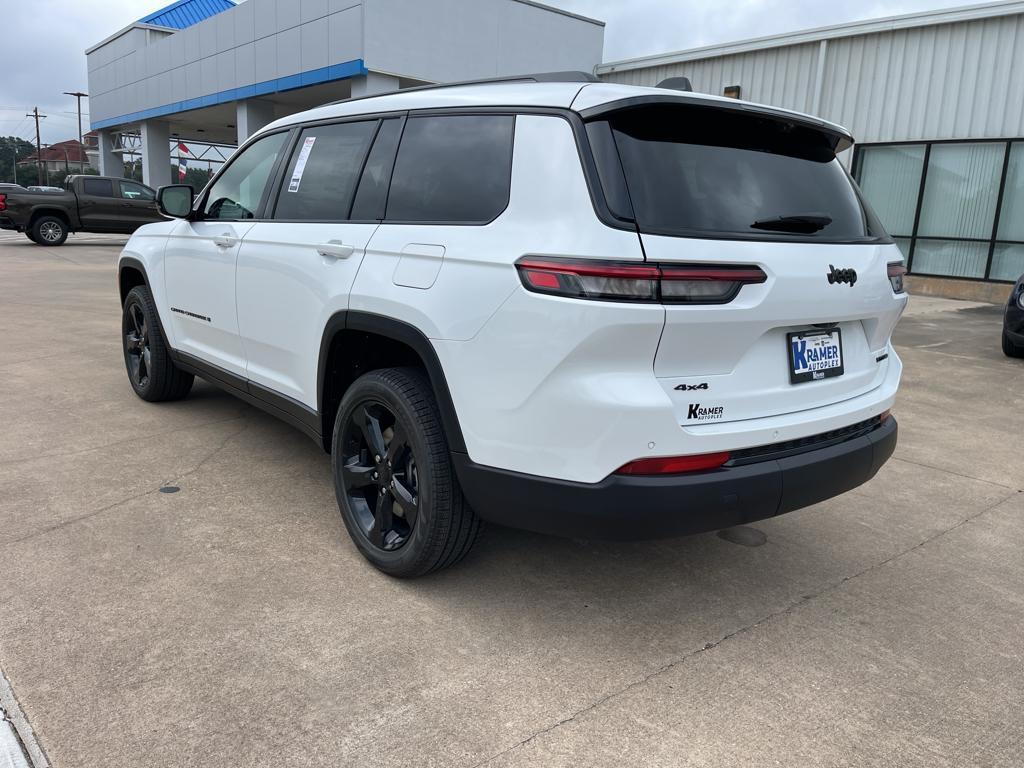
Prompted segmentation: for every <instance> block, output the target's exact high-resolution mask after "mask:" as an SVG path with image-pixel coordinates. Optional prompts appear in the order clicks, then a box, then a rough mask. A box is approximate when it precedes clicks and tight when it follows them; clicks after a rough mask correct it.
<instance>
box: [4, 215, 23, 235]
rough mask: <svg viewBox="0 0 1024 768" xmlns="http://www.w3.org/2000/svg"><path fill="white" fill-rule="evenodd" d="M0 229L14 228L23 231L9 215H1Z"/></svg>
mask: <svg viewBox="0 0 1024 768" xmlns="http://www.w3.org/2000/svg"><path fill="white" fill-rule="evenodd" d="M0 229H14V230H17V231H19V232H20V231H21V227H19V226H18V225H17V224H15V223H14V222H13V221H12V220H11V219H10V218H9V217H7V216H0Z"/></svg>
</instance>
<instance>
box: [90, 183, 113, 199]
mask: <svg viewBox="0 0 1024 768" xmlns="http://www.w3.org/2000/svg"><path fill="white" fill-rule="evenodd" d="M82 194H85V195H89V196H90V197H113V196H114V184H113V182H111V180H110V179H82Z"/></svg>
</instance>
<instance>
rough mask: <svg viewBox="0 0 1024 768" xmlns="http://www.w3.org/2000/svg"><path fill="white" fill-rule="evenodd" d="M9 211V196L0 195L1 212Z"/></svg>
mask: <svg viewBox="0 0 1024 768" xmlns="http://www.w3.org/2000/svg"><path fill="white" fill-rule="evenodd" d="M6 210H7V195H0V211H6Z"/></svg>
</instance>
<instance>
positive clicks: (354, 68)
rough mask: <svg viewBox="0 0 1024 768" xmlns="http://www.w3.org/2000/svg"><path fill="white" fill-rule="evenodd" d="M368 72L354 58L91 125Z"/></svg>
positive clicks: (133, 119) (103, 125)
mask: <svg viewBox="0 0 1024 768" xmlns="http://www.w3.org/2000/svg"><path fill="white" fill-rule="evenodd" d="M368 72H369V70H367V69H366V66H365V64H364V62H363V60H362V59H353V60H352V61H346V62H343V63H341V64H334V65H332V66H329V67H321V68H319V69H312V70H309V71H307V72H299V73H298V74H296V75H288V76H287V77H278V78H276V79H274V80H264V81H263V82H262V83H254V84H253V85H244V86H241V87H239V88H230V89H228V90H226V91H218V92H217V93H211V94H209V95H207V96H198V97H196V98H194V99H186V100H185V101H177V102H174V103H173V104H164V105H163V106H160V107H153V108H151V109H143V110H140V111H138V112H132V113H130V114H127V115H121V116H120V117H111V118H107V119H105V120H97V121H95V122H91V123H90V124H89V125H90V127H91V128H92V130H94V131H96V130H99V129H101V128H110V127H112V126H115V125H124V124H125V123H137V122H139V121H140V120H152V119H153V118H156V117H164V116H166V115H174V114H177V113H179V112H188V111H189V110H191V109H202V108H203V107H212V106H214V105H216V104H226V103H228V102H232V101H241V100H242V99H251V98H253V97H255V96H265V95H267V94H269V93H279V92H280V91H290V90H293V89H295V88H302V87H304V86H308V85H317V84H319V83H328V82H331V81H333V80H347V79H348V78H350V77H359V76H360V75H365V74H367V73H368Z"/></svg>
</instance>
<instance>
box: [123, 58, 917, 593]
mask: <svg viewBox="0 0 1024 768" xmlns="http://www.w3.org/2000/svg"><path fill="white" fill-rule="evenodd" d="M851 143H852V140H851V138H850V137H849V135H848V134H847V133H846V132H845V131H844V130H843V129H842V128H840V127H839V126H836V125H833V124H830V123H826V122H823V121H821V120H819V119H816V118H813V117H808V116H805V115H800V114H796V113H792V112H787V111H783V110H778V109H772V108H768V107H764V106H759V105H754V104H749V103H744V102H741V101H736V100H732V99H721V98H715V97H711V96H703V95H697V94H693V93H685V92H680V91H674V90H668V89H662V88H635V87H626V86H620V85H612V84H604V83H597V82H594V81H593V80H592V78H590V79H588V78H585V77H579V78H573V77H568V76H564V77H562V78H557V77H556V78H550V79H545V78H541V77H538V78H529V79H521V80H515V81H508V82H503V83H500V82H492V83H482V84H466V85H458V86H448V87H434V88H426V89H417V90H413V91H403V92H399V93H395V94H391V95H386V96H380V97H374V98H367V99H362V100H355V101H346V102H342V103H338V104H332V105H328V106H325V107H321V108H318V109H314V110H311V111H308V112H304V113H302V114H297V115H292V116H290V117H287V118H285V119H282V120H279V121H277V122H276V123H273V124H272V125H270V126H268V127H267V128H265V129H264V130H262V131H260V132H259V134H258V135H256V136H254V137H252V139H250V140H249V141H248V142H246V143H245V145H244V146H242V147H241V148H240V149H239V150H238V151H237V152H236V153H235V154H234V155H233V157H232V158H231V160H230V162H228V163H227V164H226V166H225V167H224V169H223V170H222V171H221V172H220V173H219V174H218V176H217V177H216V178H215V179H214V180H213V181H212V182H211V183H210V184H209V185H208V186H207V188H206V189H205V190H204V192H203V193H202V194H201V195H200V196H199V198H198V199H197V200H195V201H194V202H193V195H192V190H191V188H189V187H182V186H172V187H165V188H163V189H161V190H160V195H159V199H160V205H161V209H162V211H163V212H164V213H165V214H166V215H168V216H175V217H177V218H175V219H174V220H169V221H166V222H162V223H157V224H151V225H149V226H145V227H143V228H141V229H140V230H138V231H137V232H136V233H135V235H134V236H133V237H132V239H131V240H130V241H129V243H128V245H127V247H126V248H125V250H124V252H123V253H122V254H121V257H120V260H119V266H118V269H119V275H120V289H121V299H122V303H123V306H124V320H123V329H124V333H123V336H124V355H125V361H126V364H127V367H128V373H129V377H130V379H131V384H132V386H133V387H134V389H135V391H136V393H138V395H139V396H140V397H142V398H143V399H145V400H149V401H159V400H170V399H176V398H181V397H184V396H185V395H186V394H187V393H188V391H189V388H190V387H191V385H192V380H193V376H201V377H202V378H204V379H206V380H207V381H209V382H211V383H212V384H215V385H217V386H219V387H222V388H224V389H226V390H228V391H229V392H232V393H234V394H236V395H238V396H239V397H241V398H243V399H244V400H246V401H248V402H250V403H252V404H254V405H257V406H259V407H260V408H263V409H265V410H267V411H269V412H271V413H272V414H274V415H276V416H279V417H281V418H282V419H284V420H285V421H287V422H289V423H291V424H293V425H294V426H296V427H298V428H299V429H301V430H303V431H304V432H306V433H307V434H308V435H309V436H310V437H312V438H313V439H314V440H316V441H317V442H318V443H320V444H321V445H322V446H323V448H324V449H325V450H326V451H328V452H330V454H331V456H332V466H333V470H334V478H335V488H336V491H337V497H338V504H339V506H340V508H341V513H342V516H343V518H344V521H345V525H346V526H347V527H348V530H349V532H350V534H351V536H352V539H353V540H354V541H355V543H356V545H357V546H358V548H359V549H360V551H361V552H362V553H363V554H364V555H365V556H366V557H367V559H369V560H370V562H372V563H373V564H374V565H375V566H377V567H378V568H380V569H381V570H383V571H385V572H386V573H389V574H392V575H395V576H417V575H422V574H425V573H428V572H430V571H433V570H436V569H439V568H443V567H445V566H448V565H451V564H452V563H455V562H457V561H458V560H459V559H461V558H462V557H463V556H464V555H465V554H466V552H467V551H468V550H469V549H470V547H471V546H472V544H473V542H474V541H475V540H476V538H477V535H478V533H479V531H480V525H481V522H480V521H481V520H486V521H492V522H495V523H500V524H502V525H509V526H515V527H520V528H527V529H530V530H534V531H541V532H549V533H555V534H560V535H567V536H574V537H580V538H648V537H661V536H671V535H678V534H685V533H693V532H698V531H707V530H714V529H720V528H725V527H729V526H733V525H737V524H741V523H747V522H750V521H753V520H758V519H762V518H765V517H770V516H773V515H778V514H781V513H784V512H788V511H790V510H794V509H797V508H800V507H804V506H807V505H810V504H814V503H815V502H818V501H821V500H823V499H826V498H829V497H831V496H834V495H836V494H839V493H842V492H844V491H847V490H849V489H851V488H854V487H855V486H857V485H860V484H861V483H863V482H865V481H867V480H868V479H869V478H871V477H872V476H873V475H874V474H875V472H876V471H877V470H878V468H879V467H880V466H881V465H882V464H883V463H884V462H885V461H886V459H888V457H889V456H890V455H891V453H892V451H893V448H894V447H895V443H896V422H895V420H894V419H893V418H892V417H891V416H890V415H889V409H890V407H891V406H892V404H893V399H894V396H895V394H896V390H897V386H898V384H899V380H900V373H901V368H902V366H901V363H900V361H899V359H898V358H897V356H896V354H895V352H894V351H893V348H892V346H891V344H890V334H891V332H892V330H893V327H894V326H895V324H896V322H897V320H898V319H899V317H900V315H901V313H902V312H903V310H904V307H905V306H906V302H907V297H906V295H905V294H904V292H903V286H902V273H903V268H902V266H901V265H900V262H901V261H902V259H901V256H900V252H899V250H898V249H897V247H896V245H894V243H893V241H892V239H891V238H889V237H888V236H887V235H886V234H885V233H884V232H883V231H882V229H881V227H880V226H879V224H878V221H877V220H876V218H875V217H874V216H873V215H872V213H871V212H870V210H869V209H868V207H867V206H866V205H865V203H864V201H863V199H862V198H861V195H860V193H859V191H858V189H857V187H856V186H855V184H854V183H853V182H852V181H851V179H850V177H849V175H848V174H847V172H846V170H845V169H844V167H843V166H842V165H841V163H840V161H839V160H838V159H837V158H836V152H838V151H842V150H844V149H846V148H848V147H849V146H850V144H851Z"/></svg>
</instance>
